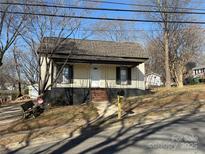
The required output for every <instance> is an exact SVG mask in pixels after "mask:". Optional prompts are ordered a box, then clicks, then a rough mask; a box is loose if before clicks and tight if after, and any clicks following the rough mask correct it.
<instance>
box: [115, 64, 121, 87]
mask: <svg viewBox="0 0 205 154" xmlns="http://www.w3.org/2000/svg"><path fill="white" fill-rule="evenodd" d="M120 83H121V79H120V67H116V84H120Z"/></svg>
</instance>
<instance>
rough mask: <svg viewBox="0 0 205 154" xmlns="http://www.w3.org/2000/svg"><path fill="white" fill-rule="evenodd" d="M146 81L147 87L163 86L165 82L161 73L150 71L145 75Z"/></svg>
mask: <svg viewBox="0 0 205 154" xmlns="http://www.w3.org/2000/svg"><path fill="white" fill-rule="evenodd" d="M145 83H146V88H149V87H152V86H157V87H159V86H162V85H163V82H162V80H161V75H159V74H157V73H149V74H146V77H145Z"/></svg>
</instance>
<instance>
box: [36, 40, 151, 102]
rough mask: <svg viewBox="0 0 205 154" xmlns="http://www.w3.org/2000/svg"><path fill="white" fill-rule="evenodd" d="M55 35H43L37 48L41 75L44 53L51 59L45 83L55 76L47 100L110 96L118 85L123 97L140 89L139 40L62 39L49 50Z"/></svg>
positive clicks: (142, 85)
mask: <svg viewBox="0 0 205 154" xmlns="http://www.w3.org/2000/svg"><path fill="white" fill-rule="evenodd" d="M56 39H57V38H44V39H43V40H42V42H41V45H40V47H39V49H38V54H39V56H40V57H41V60H42V61H44V62H43V65H42V66H41V67H40V74H41V78H43V75H44V74H45V69H46V66H45V61H46V56H45V55H48V58H50V59H51V60H52V63H51V65H52V67H51V69H50V70H49V71H50V74H51V76H50V79H49V82H48V84H51V83H52V82H53V81H54V78H55V77H56V76H57V77H58V79H57V83H56V84H53V86H52V87H51V88H50V91H49V97H50V101H51V100H52V101H65V102H69V103H70V104H73V103H74V104H76V103H82V102H86V101H87V100H92V101H100V100H107V99H108V100H111V99H112V98H115V97H116V95H117V92H118V91H119V90H121V89H123V90H124V92H125V96H126V97H127V96H135V95H139V94H141V93H143V92H144V90H145V81H144V75H145V68H144V62H145V61H146V60H147V59H148V56H147V54H146V53H145V51H144V50H143V48H142V47H141V46H140V45H139V44H137V43H127V42H123V43H119V42H111V41H99V40H80V39H66V40H64V41H63V43H62V44H61V45H60V46H59V47H58V49H57V50H55V52H54V53H50V51H51V49H53V48H54V46H55V44H56ZM65 62H66V65H64V64H65ZM62 66H64V68H63V70H62V72H60V75H59V70H60V68H62Z"/></svg>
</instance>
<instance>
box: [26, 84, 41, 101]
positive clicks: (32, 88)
mask: <svg viewBox="0 0 205 154" xmlns="http://www.w3.org/2000/svg"><path fill="white" fill-rule="evenodd" d="M28 95H29V97H31V98H32V99H35V98H37V97H38V96H39V95H38V84H34V85H29V86H28Z"/></svg>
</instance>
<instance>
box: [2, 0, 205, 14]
mask: <svg viewBox="0 0 205 154" xmlns="http://www.w3.org/2000/svg"><path fill="white" fill-rule="evenodd" d="M0 4H4V5H5V4H6V5H22V6H40V7H51V8H64V9H65V8H67V9H77V10H95V11H116V12H141V13H171V14H198V15H199V14H200V15H205V12H190V11H159V10H136V9H134V10H133V9H114V8H93V7H79V6H63V5H50V4H34V3H12V2H0Z"/></svg>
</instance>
